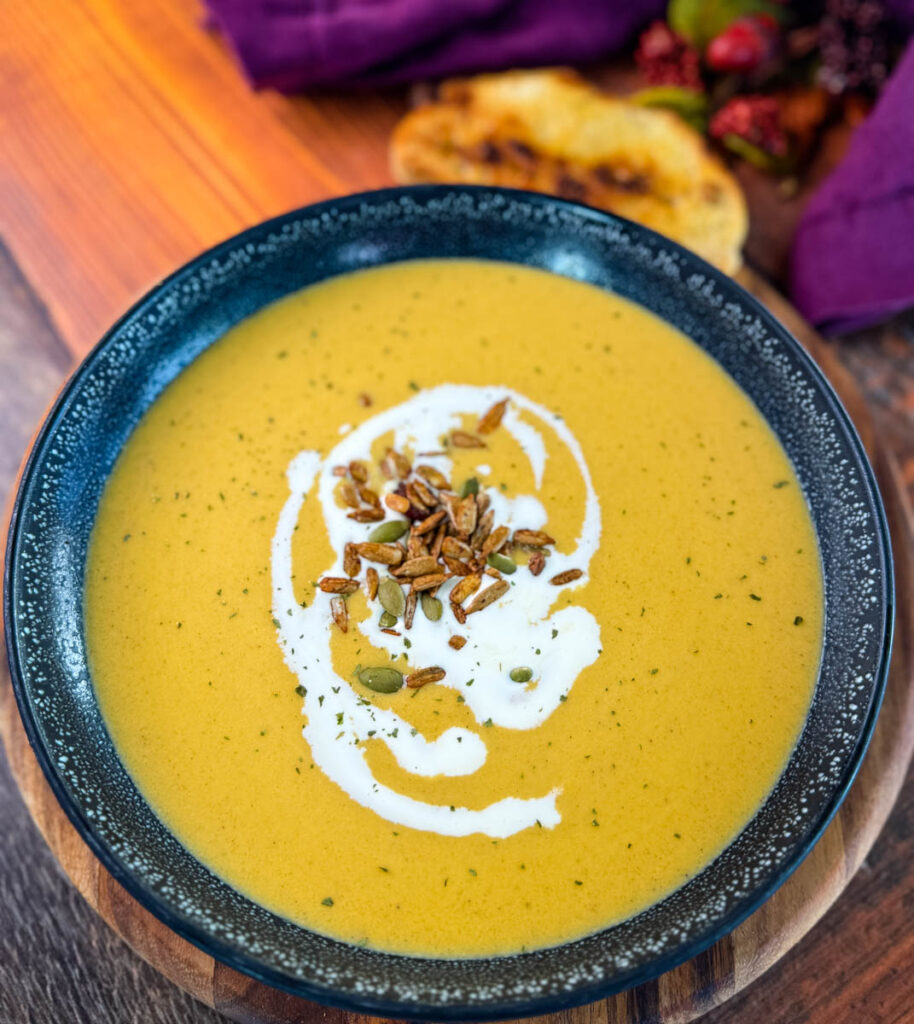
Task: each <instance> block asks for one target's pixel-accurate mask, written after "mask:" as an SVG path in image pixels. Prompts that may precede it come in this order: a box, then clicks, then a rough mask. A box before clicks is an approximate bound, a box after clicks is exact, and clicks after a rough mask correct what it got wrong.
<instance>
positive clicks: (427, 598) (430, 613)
mask: <svg viewBox="0 0 914 1024" xmlns="http://www.w3.org/2000/svg"><path fill="white" fill-rule="evenodd" d="M420 601H421V602H422V614H423V615H424V616H425V617H426V618H427V619H428V621H429V622H437V621H438V620H439V619H440V618H441V613H442V611H443V608H444V606H443V605H442V604H441V602H440V601H439V600H438V598H437V597H432V595H431V594H430V593H428V591H423V593H422V596H421V598H420Z"/></svg>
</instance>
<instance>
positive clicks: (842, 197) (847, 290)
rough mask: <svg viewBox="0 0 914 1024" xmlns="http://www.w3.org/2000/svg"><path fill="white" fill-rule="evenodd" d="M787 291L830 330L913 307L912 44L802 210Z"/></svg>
mask: <svg viewBox="0 0 914 1024" xmlns="http://www.w3.org/2000/svg"><path fill="white" fill-rule="evenodd" d="M791 290H792V293H793V299H794V302H795V303H796V305H797V307H798V308H799V309H800V311H801V312H802V313H803V314H804V315H805V316H806V317H807V319H809V320H811V321H812V322H813V323H814V324H816V325H818V326H819V327H821V328H822V329H823V330H825V331H827V332H830V333H838V332H840V331H845V330H851V329H853V328H856V327H863V326H865V325H867V324H871V323H875V322H876V321H878V320H880V319H883V318H884V317H886V316H891V315H892V314H893V313H898V312H900V311H901V310H903V309H906V308H908V307H909V306H914V42H912V43H909V44H908V48H907V50H906V51H905V53H904V56H903V57H902V59H901V61H900V62H899V64H898V66H897V67H896V68H895V71H894V73H893V75H892V78H891V80H890V81H889V83H888V85H887V86H886V89H885V91H884V92H883V94H882V96H881V97H880V99H879V102H878V104H877V105H876V108H875V110H874V111H873V112H872V114H871V115H870V116H869V117H868V118H867V119H866V121H865V122H864V123H863V124H862V125H861V126H860V127H859V128H858V129H857V131H856V133H855V134H854V137H853V140H852V141H851V145H850V148H849V149H848V152H847V155H846V156H845V158H844V159H843V160H842V161H841V163H840V165H839V166H838V168H837V169H836V170H835V171H833V172H832V174H831V175H830V177H829V178H827V179H826V181H825V182H824V184H823V185H822V187H821V188H820V189H819V190H818V191H817V192H816V194H815V195H814V196H813V197H812V199H811V200H810V202H809V205H808V206H807V207H806V210H805V212H804V214H803V219H802V220H801V221H800V226H799V228H798V229H797V233H796V235H795V237H794V242H793V253H792V268H791Z"/></svg>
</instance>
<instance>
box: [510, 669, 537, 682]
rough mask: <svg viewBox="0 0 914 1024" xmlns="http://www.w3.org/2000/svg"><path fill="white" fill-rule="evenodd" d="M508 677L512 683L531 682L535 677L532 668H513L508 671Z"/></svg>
mask: <svg viewBox="0 0 914 1024" xmlns="http://www.w3.org/2000/svg"><path fill="white" fill-rule="evenodd" d="M508 678H509V679H510V680H511V682H512V683H529V682H530V680H531V679H532V678H533V669H532V668H526V667H524V668H512V669H511V671H510V672H509V673H508Z"/></svg>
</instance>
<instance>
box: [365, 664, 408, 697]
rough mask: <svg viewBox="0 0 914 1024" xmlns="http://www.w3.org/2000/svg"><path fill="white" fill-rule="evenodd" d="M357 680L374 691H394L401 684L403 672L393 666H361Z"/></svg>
mask: <svg viewBox="0 0 914 1024" xmlns="http://www.w3.org/2000/svg"><path fill="white" fill-rule="evenodd" d="M359 682H360V683H361V684H362V686H367V687H368V689H369V690H374V692H375V693H396V692H397V690H399V689H400V688H401V687H402V686H403V674H402V673H401V672H398V671H397V670H396V669H395V668H363V669H362V671H361V672H360V673H359Z"/></svg>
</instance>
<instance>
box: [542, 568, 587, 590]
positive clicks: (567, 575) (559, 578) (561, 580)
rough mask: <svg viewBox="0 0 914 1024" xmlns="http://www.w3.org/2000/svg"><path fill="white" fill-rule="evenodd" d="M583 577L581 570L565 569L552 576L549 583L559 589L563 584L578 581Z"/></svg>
mask: <svg viewBox="0 0 914 1024" xmlns="http://www.w3.org/2000/svg"><path fill="white" fill-rule="evenodd" d="M583 575H584V571H583V569H566V570H565V571H564V572H560V573H558V574H557V575H555V576H553V577H552V579H551V580H550V581H549V582H550V583H552V584H554V585H555V586H557V587H561V586H562V585H563V584H565V583H573V582H574V581H575V580H579V579H580V578H581V577H582V576H583Z"/></svg>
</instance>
